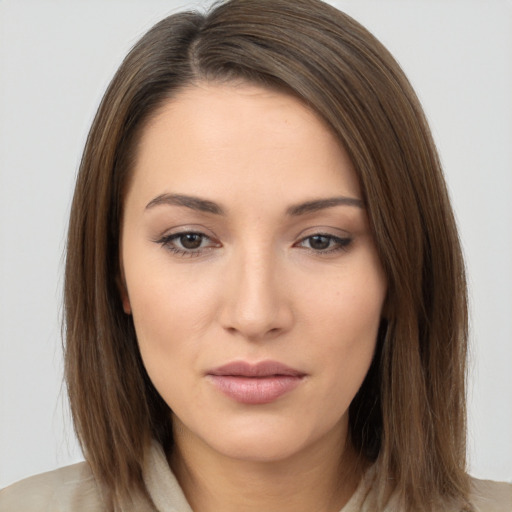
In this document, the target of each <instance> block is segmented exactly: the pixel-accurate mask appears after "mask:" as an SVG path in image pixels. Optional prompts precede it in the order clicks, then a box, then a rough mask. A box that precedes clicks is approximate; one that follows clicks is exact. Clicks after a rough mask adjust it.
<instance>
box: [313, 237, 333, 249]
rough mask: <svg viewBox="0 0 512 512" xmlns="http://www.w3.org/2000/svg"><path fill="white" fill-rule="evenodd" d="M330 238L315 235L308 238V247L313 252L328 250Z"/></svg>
mask: <svg viewBox="0 0 512 512" xmlns="http://www.w3.org/2000/svg"><path fill="white" fill-rule="evenodd" d="M330 243H331V237H328V236H324V235H315V236H311V237H309V246H310V247H311V249H314V250H315V251H324V250H325V249H327V248H329V245H330Z"/></svg>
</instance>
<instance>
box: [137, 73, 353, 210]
mask: <svg viewBox="0 0 512 512" xmlns="http://www.w3.org/2000/svg"><path fill="white" fill-rule="evenodd" d="M132 185H133V187H135V188H137V189H138V190H142V189H144V190H146V192H147V194H148V195H151V194H153V195H157V194H159V193H164V192H179V193H194V194H200V195H206V196H208V195H209V194H220V193H226V192H229V191H231V192H232V193H239V194H240V193H244V194H245V193H247V194H246V196H248V195H251V193H252V195H254V196H255V197H258V195H259V196H260V199H261V195H262V194H265V195H266V194H269V193H270V191H274V192H276V191H279V193H281V194H285V195H287V196H290V201H291V202H294V201H299V200H302V199H303V198H304V196H305V195H309V196H312V197H313V196H319V195H320V196H321V195H325V194H326V193H329V194H330V195H332V193H331V192H332V189H333V188H335V189H336V190H337V191H338V192H340V193H343V194H344V195H350V196H354V197H359V196H360V193H359V184H358V180H357V177H356V174H355V172H354V169H353V166H352V163H351V161H350V159H349V157H348V155H347V153H346V151H345V150H344V149H343V147H342V146H341V144H340V143H339V141H338V140H337V138H336V136H335V135H334V134H333V132H332V131H331V129H330V128H329V127H328V126H327V124H326V123H325V122H324V121H323V120H322V119H321V118H320V117H319V116H318V115H317V114H316V113H314V112H313V111H312V110H311V109H309V108H308V107H306V106H305V105H304V104H303V103H302V102H301V101H300V100H299V99H297V98H296V97H294V96H292V95H290V94H286V93H284V92H279V91H275V90H271V89H265V88H262V87H258V86H253V85H248V84H221V85H219V84H211V83H199V84H197V85H194V86H190V87H188V88H186V89H184V90H182V91H180V92H179V93H178V94H177V95H176V96H174V97H173V98H172V99H170V100H168V101H167V103H165V104H164V105H163V106H162V107H161V108H160V109H159V111H158V112H157V113H156V114H155V115H154V116H153V117H152V118H151V119H150V121H149V122H148V123H147V124H146V126H145V127H144V129H143V131H142V134H141V138H140V141H139V144H138V148H137V154H136V161H135V166H134V176H133V179H132ZM133 187H132V188H133ZM293 195H296V196H297V197H291V196H293ZM246 198H247V197H246Z"/></svg>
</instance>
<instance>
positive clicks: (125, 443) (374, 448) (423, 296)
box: [65, 0, 469, 511]
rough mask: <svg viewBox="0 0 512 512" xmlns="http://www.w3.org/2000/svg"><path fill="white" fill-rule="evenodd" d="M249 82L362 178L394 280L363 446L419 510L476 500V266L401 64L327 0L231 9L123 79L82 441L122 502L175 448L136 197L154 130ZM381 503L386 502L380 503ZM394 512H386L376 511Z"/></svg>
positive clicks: (171, 32) (98, 245)
mask: <svg viewBox="0 0 512 512" xmlns="http://www.w3.org/2000/svg"><path fill="white" fill-rule="evenodd" d="M232 80H235V81H240V80H242V81H247V82H250V83H253V84H258V85H261V86H263V87H270V88H279V89H280V90H285V91H288V92H289V93H290V94H294V95H296V96H297V97H299V98H301V99H302V100H303V101H304V102H305V104H307V105H308V106H310V107H311V108H312V109H314V110H315V111H316V112H317V113H318V114H319V115H320V116H321V117H322V118H323V119H324V120H325V121H326V122H327V123H328V125H329V126H330V127H331V129H332V130H333V132H334V133H335V134H336V136H337V137H338V139H339V141H340V143H341V144H343V146H344V147H345V149H346V151H347V152H348V154H349V155H350V157H351V159H352V162H353V164H354V167H355V169H356V172H357V175H358V177H359V181H360V185H361V190H362V194H363V199H364V202H365V204H366V207H367V211H368V216H369V221H370V225H371V230H372V232H373V237H374V240H375V244H376V247H377V250H378V254H379V256H380V261H381V263H382V266H383V268H384V271H385V274H386V276H387V282H388V286H389V289H388V294H387V299H386V307H385V321H384V322H383V327H382V329H381V333H380V335H379V341H378V345H377V350H376V352H375V356H374V360H373V363H372V365H371V368H370V370H369V373H368V375H367V377H366V380H365V382H364V384H363V386H362V387H361V389H360V391H359V392H358V394H357V396H356V397H355V399H354V401H353V403H352V404H351V406H350V412H349V418H350V419H349V421H350V439H351V442H352V443H353V444H354V446H355V448H356V449H357V450H358V452H359V453H360V456H361V458H364V459H366V460H370V461H372V462H374V464H375V465H376V468H377V471H376V474H377V482H376V485H377V489H378V496H379V499H380V500H382V499H383V497H384V496H385V495H386V493H387V492H388V490H389V485H390V482H391V483H392V486H393V488H394V489H395V490H396V492H398V493H399V495H400V496H401V498H402V503H403V506H404V509H405V510H417V511H422V510H433V509H434V508H435V507H436V505H438V504H439V503H447V502H452V503H456V504H457V506H458V507H460V508H464V507H469V505H468V503H467V493H468V477H467V475H466V473H465V457H466V445H465V430H466V425H465V421H466V420H465V417H466V414H465V376H466V366H465V365H466V350H467V348H466V344H467V304H466V284H465V276H464V265H463V260H462V256H461V249H460V244H459V240H458V236H457V230H456V226H455V221H454V216H453V213H452V210H451V207H450V204H449V199H448V194H447V191H446V186H445V182H444V178H443V175H442V170H441V166H440V162H439V158H438V155H437V152H436V148H435V146H434V142H433V140H432V137H431V134H430V131H429V128H428V125H427V122H426V120H425V116H424V114H423V112H422V109H421V107H420V104H419V102H418V99H417V97H416V95H415V93H414V92H413V90H412V88H411V86H410V84H409V82H408V80H407V79H406V77H405V75H404V73H403V72H402V70H401V69H400V67H399V65H398V64H397V63H396V61H395V60H394V59H393V57H392V56H391V55H390V54H389V52H388V51H387V50H386V49H385V48H384V47H383V46H382V44H381V43H380V42H379V41H378V40H377V39H376V38H375V37H373V36H372V35H371V34H370V33H369V32H368V31H367V30H366V29H364V28H363V27H362V26H361V25H359V24H358V23H357V22H356V21H354V20H353V19H351V18H350V17H349V16H347V15H345V14H343V13H342V12H340V11H338V10H336V9H335V8H333V7H330V6H328V5H327V4H324V3H323V2H321V1H319V0H258V1H254V0H231V1H227V2H224V3H220V4H217V5H216V6H215V8H213V9H212V10H211V11H210V12H209V13H207V14H206V15H204V14H200V13H197V12H185V13H180V14H175V15H172V16H169V17H168V18H166V19H164V20H163V21H161V22H159V23H158V24H156V25H155V26H154V27H153V28H152V29H151V30H150V31H149V32H148V33H147V34H146V35H144V36H143V37H142V39H141V40H140V41H139V42H138V43H137V44H136V45H135V46H134V48H133V49H132V50H131V51H130V53H129V54H128V55H127V57H126V58H125V60H124V61H123V63H122V65H121V67H120V68H119V70H118V71H117V73H116V75H115V76H114V78H113V80H112V82H111V83H110V85H109V87H108V89H107V91H106V93H105V96H104V98H103V100H102V102H101V105H100V107H99V109H98V112H97V114H96V117H95V119H94V122H93V124H92V127H91V130H90V133H89V136H88V139H87V143H86V146H85V150H84V153H83V157H82V161H81V164H80V170H79V175H78V179H77V183H76V189H75V195H74V199H73V204H72V210H71V218H70V223H69V235H68V243H67V259H66V270H65V328H66V345H65V361H66V379H67V386H68V392H69V397H70V402H71V410H72V414H73V419H74V424H75V429H76V433H77V435H78V438H79V440H80V443H81V446H82V449H83V452H84V455H85V457H86V459H87V461H88V462H89V464H90V466H91V468H92V470H93V472H94V474H95V475H96V478H97V479H98V480H99V481H100V482H101V483H102V484H104V485H105V488H106V489H107V490H108V493H107V494H109V496H110V497H109V500H110V506H111V508H116V506H115V504H116V503H117V500H118V499H119V497H121V496H123V495H125V494H127V493H129V490H130V489H137V490H138V491H139V492H140V491H142V492H145V487H144V482H143V477H142V467H143V463H144V457H145V454H146V453H147V448H148V445H149V443H150V440H151V439H152V438H154V439H156V440H158V441H159V442H160V443H161V444H162V445H163V446H164V448H165V449H166V450H170V449H172V428H171V419H170V417H171V415H170V413H169V412H170V411H169V408H168V406H167V404H166V403H165V402H164V401H163V399H162V398H161V397H160V396H159V394H158V393H157V392H156V390H155V388H154V387H153V386H152V384H151V382H150V380H149V378H148V376H147V374H146V372H145V369H144V366H143V364H142V361H141V357H140V354H139V350H138V346H137V340H136V336H135V331H134V326H133V322H132V319H131V317H130V316H128V315H125V314H124V313H123V308H122V303H121V299H120V294H119V287H118V284H119V231H120V221H121V215H122V208H123V191H124V189H125V187H126V183H127V180H128V178H129V176H130V171H131V168H132V164H133V159H134V155H135V152H136V149H137V141H138V137H139V135H140V132H141V130H142V129H143V128H144V126H145V123H146V122H147V121H148V119H149V118H151V116H153V115H155V113H156V111H157V110H158V109H159V107H160V106H162V105H163V104H164V103H165V102H167V101H169V100H170V99H171V98H172V97H173V96H174V95H176V93H177V92H178V91H179V90H180V89H182V88H185V87H187V86H188V85H191V84H194V83H197V82H199V81H211V82H219V81H220V82H226V81H227V82H229V81H232ZM381 502H382V501H381ZM376 507H377V509H378V507H380V505H376Z"/></svg>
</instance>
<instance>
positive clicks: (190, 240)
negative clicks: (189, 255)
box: [180, 233, 202, 249]
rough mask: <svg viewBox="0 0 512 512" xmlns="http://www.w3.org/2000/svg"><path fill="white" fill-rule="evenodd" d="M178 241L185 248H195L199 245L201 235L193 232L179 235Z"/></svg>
mask: <svg viewBox="0 0 512 512" xmlns="http://www.w3.org/2000/svg"><path fill="white" fill-rule="evenodd" d="M180 242H181V245H183V247H185V249H197V248H198V247H200V246H201V242H202V238H201V235H197V234H195V233H187V234H186V235H182V236H181V237H180Z"/></svg>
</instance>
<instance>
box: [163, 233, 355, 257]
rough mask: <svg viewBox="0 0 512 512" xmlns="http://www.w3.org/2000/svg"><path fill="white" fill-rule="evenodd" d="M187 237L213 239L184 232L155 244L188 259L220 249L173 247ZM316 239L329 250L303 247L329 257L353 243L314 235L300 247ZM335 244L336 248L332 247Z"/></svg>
mask: <svg viewBox="0 0 512 512" xmlns="http://www.w3.org/2000/svg"><path fill="white" fill-rule="evenodd" d="M187 235H194V236H199V237H201V244H202V243H203V242H204V241H207V240H211V238H210V237H209V236H207V235H205V234H204V233H201V232H197V231H183V232H181V233H174V234H172V235H165V236H163V237H162V238H160V239H159V240H156V241H155V242H156V243H158V244H160V245H161V246H162V247H164V248H165V249H166V250H168V251H171V252H172V253H174V254H176V255H177V256H181V257H186V258H193V257H197V256H202V255H203V254H204V253H206V252H209V251H210V250H212V249H215V248H216V247H219V246H220V244H215V245H213V246H210V247H199V248H198V249H186V248H180V247H177V246H176V245H173V243H174V242H175V241H176V240H179V239H180V238H182V237H185V236H187ZM315 237H321V238H326V239H328V242H329V248H327V249H323V250H315V249H313V248H311V247H303V248H304V249H307V250H308V251H310V252H312V253H314V254H316V255H319V256H324V255H329V254H333V253H336V252H340V251H347V250H348V247H349V246H350V244H351V243H352V238H350V237H347V238H340V237H338V236H334V235H331V234H328V233H314V234H313V235H309V236H307V237H304V238H302V239H301V240H300V241H299V242H298V245H299V246H300V244H303V243H304V242H306V241H308V240H309V242H310V243H311V240H312V239H313V238H315ZM333 243H334V247H330V246H331V245H332V244H333Z"/></svg>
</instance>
